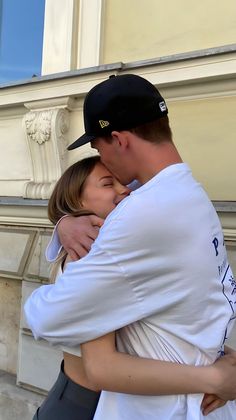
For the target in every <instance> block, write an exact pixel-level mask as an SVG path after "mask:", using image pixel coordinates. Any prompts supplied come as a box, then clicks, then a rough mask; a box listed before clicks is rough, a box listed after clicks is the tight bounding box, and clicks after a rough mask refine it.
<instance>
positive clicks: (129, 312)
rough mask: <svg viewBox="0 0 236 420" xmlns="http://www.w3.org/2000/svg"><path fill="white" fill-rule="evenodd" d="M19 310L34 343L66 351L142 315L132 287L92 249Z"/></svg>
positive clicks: (106, 256)
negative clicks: (42, 342) (43, 341)
mask: <svg viewBox="0 0 236 420" xmlns="http://www.w3.org/2000/svg"><path fill="white" fill-rule="evenodd" d="M104 261H106V265H103V263H101V262H104ZM24 309H25V315H26V319H27V322H28V325H29V327H30V328H31V330H32V332H33V334H34V337H35V338H36V339H38V338H40V337H41V338H44V339H46V340H48V341H50V342H51V343H52V344H62V345H69V346H75V345H77V344H80V343H83V342H86V341H89V340H91V339H94V338H96V337H99V336H102V335H104V334H106V333H108V332H110V331H115V330H116V329H118V328H120V327H122V326H124V325H127V324H129V323H131V322H133V321H136V320H138V319H141V318H143V315H144V314H143V311H142V307H141V303H140V300H139V298H138V294H137V292H136V290H135V286H133V285H132V284H131V283H130V282H129V280H128V279H127V278H126V275H125V273H124V272H123V270H122V268H121V267H120V266H119V264H117V263H116V262H115V261H114V260H113V258H112V256H111V255H109V254H107V253H106V252H104V251H102V250H101V249H99V248H98V247H94V250H93V252H91V253H90V255H88V256H86V257H84V258H83V259H81V260H80V261H75V262H71V263H68V264H67V266H66V268H65V271H64V272H63V274H61V275H60V276H59V278H58V279H57V282H56V283H55V284H52V285H45V286H41V287H39V288H38V289H36V290H35V291H34V292H33V294H32V295H31V296H30V297H29V298H28V300H27V301H26V304H25V308H24Z"/></svg>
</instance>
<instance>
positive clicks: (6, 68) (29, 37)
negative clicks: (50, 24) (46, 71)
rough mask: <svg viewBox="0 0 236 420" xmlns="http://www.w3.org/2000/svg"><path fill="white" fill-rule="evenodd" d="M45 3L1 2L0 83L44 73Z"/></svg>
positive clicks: (32, 0)
mask: <svg viewBox="0 0 236 420" xmlns="http://www.w3.org/2000/svg"><path fill="white" fill-rule="evenodd" d="M44 8H45V0H0V83H6V82H8V81H14V80H15V81H18V80H22V79H29V78H31V77H32V76H33V74H36V75H37V76H40V74H41V63H42V44H43V23H44Z"/></svg>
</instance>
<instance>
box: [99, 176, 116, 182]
mask: <svg viewBox="0 0 236 420" xmlns="http://www.w3.org/2000/svg"><path fill="white" fill-rule="evenodd" d="M102 179H113V176H112V175H105V176H102V177H101V178H100V179H99V181H101V180H102Z"/></svg>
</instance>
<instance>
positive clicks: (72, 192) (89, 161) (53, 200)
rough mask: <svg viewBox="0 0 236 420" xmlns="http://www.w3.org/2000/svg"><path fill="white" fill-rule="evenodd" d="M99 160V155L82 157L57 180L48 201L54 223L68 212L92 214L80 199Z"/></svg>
mask: <svg viewBox="0 0 236 420" xmlns="http://www.w3.org/2000/svg"><path fill="white" fill-rule="evenodd" d="M98 162H100V157H99V156H91V157H88V158H85V159H82V160H80V161H78V162H76V163H74V164H73V165H71V166H70V167H69V168H67V169H66V171H65V172H64V173H63V174H62V176H61V178H60V179H59V180H58V181H57V183H56V185H55V187H54V190H53V192H52V194H51V197H50V199H49V202H48V218H49V220H50V221H51V222H52V223H53V224H54V225H55V224H56V223H57V222H58V221H59V220H60V218H61V217H62V216H65V215H66V214H69V215H71V216H82V215H85V214H92V212H91V211H89V210H85V209H82V208H81V204H80V200H81V195H82V193H83V189H84V184H85V181H86V179H87V177H88V176H89V175H90V174H91V172H92V171H93V169H94V167H95V166H96V164H97V163H98Z"/></svg>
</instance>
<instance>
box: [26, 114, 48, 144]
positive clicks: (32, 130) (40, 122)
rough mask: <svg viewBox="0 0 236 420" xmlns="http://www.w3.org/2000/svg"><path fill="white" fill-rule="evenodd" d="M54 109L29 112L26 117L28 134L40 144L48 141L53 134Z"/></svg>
mask: <svg viewBox="0 0 236 420" xmlns="http://www.w3.org/2000/svg"><path fill="white" fill-rule="evenodd" d="M51 119H52V110H49V111H42V112H29V113H28V114H27V115H26V117H25V126H26V131H27V135H28V136H29V138H30V139H31V140H33V141H35V142H36V143H38V144H43V143H45V141H48V140H49V139H50V136H51Z"/></svg>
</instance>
